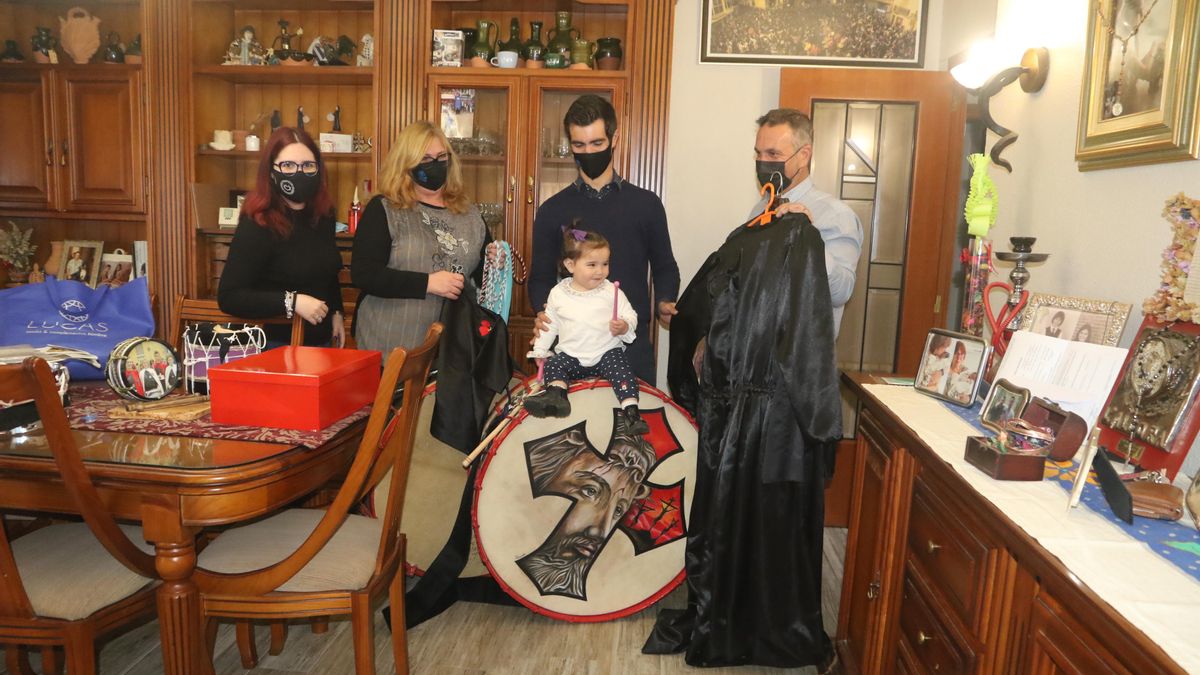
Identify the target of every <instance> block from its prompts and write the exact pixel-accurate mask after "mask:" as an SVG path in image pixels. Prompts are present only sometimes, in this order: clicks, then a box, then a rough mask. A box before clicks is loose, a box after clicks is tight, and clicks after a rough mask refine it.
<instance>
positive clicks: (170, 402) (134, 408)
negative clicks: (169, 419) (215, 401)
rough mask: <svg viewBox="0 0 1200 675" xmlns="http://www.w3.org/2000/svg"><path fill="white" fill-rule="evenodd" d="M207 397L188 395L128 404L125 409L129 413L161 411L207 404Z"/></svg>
mask: <svg viewBox="0 0 1200 675" xmlns="http://www.w3.org/2000/svg"><path fill="white" fill-rule="evenodd" d="M207 401H208V397H207V396H202V395H200V394H188V395H186V396H179V397H177V398H171V399H163V400H161V401H152V402H149V403H126V404H125V409H126V410H128V411H129V412H145V411H147V410H161V409H163V408H174V407H175V406H181V405H193V404H195V403H206V402H207Z"/></svg>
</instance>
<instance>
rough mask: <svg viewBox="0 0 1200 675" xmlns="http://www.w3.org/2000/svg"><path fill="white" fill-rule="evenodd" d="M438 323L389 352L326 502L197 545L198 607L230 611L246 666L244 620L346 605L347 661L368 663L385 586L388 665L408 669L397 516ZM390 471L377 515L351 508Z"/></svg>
mask: <svg viewBox="0 0 1200 675" xmlns="http://www.w3.org/2000/svg"><path fill="white" fill-rule="evenodd" d="M441 333H442V325H441V324H439V323H435V324H433V325H432V326H430V328H429V332H428V333H427V335H426V338H425V342H424V343H423V344H422V345H421V346H420V347H418V348H416V349H414V350H413V351H411V352H405V350H403V349H396V350H395V351H393V352H392V353H391V355H390V356H389V357H388V359H387V364H386V365H385V367H384V370H383V379H382V380H381V381H380V383H379V389H378V390H377V391H376V393H375V404H374V407H373V408H372V409H371V416H370V417H369V418H368V420H367V427H366V431H365V432H364V433H363V438H362V441H361V443H360V444H359V447H358V453H357V455H356V456H355V458H354V462H353V464H352V465H351V466H350V471H349V473H348V474H347V476H346V480H345V482H344V483H343V484H342V486H341V488H340V489H339V490H338V493H337V496H336V497H335V498H334V500H333V503H332V504H331V505H330V506H329V508H328V509H327V510H324V511H322V510H317V509H291V510H288V511H284V512H283V513H279V514H276V515H274V516H270V517H268V518H266V519H264V520H261V521H259V522H257V523H254V524H252V525H247V526H244V527H237V528H234V529H231V530H228V531H226V532H224V533H222V534H221V535H220V536H218V537H217V538H216V540H214V541H213V542H212V543H211V544H209V545H208V548H206V549H205V550H204V552H203V553H201V554H200V558H199V564H198V566H197V570H196V575H195V579H196V583H197V585H198V586H199V587H200V604H201V609H202V610H203V612H204V615H205V616H206V617H208V618H209V619H210V621H211V620H213V619H216V618H224V619H234V620H236V621H238V631H237V633H238V647H239V649H240V650H241V653H242V665H244V666H245V667H246V668H253V667H254V666H255V664H256V663H257V655H256V654H255V653H254V635H253V628H252V627H251V625H250V623H249V622H250V621H252V620H259V621H263V620H267V621H279V620H283V619H301V618H311V619H317V620H321V619H323V618H324V617H329V616H337V615H345V614H349V615H350V620H351V628H352V632H353V636H354V664H355V671H356V672H357V673H359V674H360V675H362V674H365V673H374V672H375V645H374V623H373V621H372V616H371V615H372V607H373V606H374V605H376V604H377V603H378V602H379V601H382V600H383V599H384V596H385V595H386V596H387V599H388V600H389V601H390V602H391V620H392V648H393V650H394V652H395V658H396V672H398V673H406V672H408V647H407V643H406V640H405V632H404V574H403V571H402V570H403V563H404V548H405V538H404V535H403V534H402V533H401V532H400V516H401V508H402V507H403V505H404V491H405V487H406V485H407V482H408V468H409V463H410V460H411V458H412V446H413V439H414V437H415V436H416V428H417V418H418V416H419V413H420V406H421V393H422V390H423V389H424V386H425V379H426V377H427V376H428V374H429V368H430V366H431V364H432V363H433V357H434V353H435V352H436V350H437V344H438V340H439V339H440V338H441ZM397 383H403V385H404V396H403V398H402V399H401V404H400V408H399V410H398V411H396V412H395V414H394V415H393V414H392V413H393V408H392V401H393V394H394V392H395V391H396V387H397ZM389 416H391V420H390V421H389V419H388V418H389ZM389 471H390V472H391V475H392V479H391V485H390V488H391V492H390V494H391V498H390V499H389V501H388V504H387V511H386V513H385V514H384V516H383V518H381V519H376V518H366V517H363V516H358V515H352V514H350V511H351V509H353V508H354V507H355V506H356V505H357V504H358V503H359V502H360V501H361V500H362V498H363V495H365V494H367V493H368V492H369V491H370V490H371V489H372V488H374V487H375V486H376V485H377V484H378V483H379V482H380V481H381V480H382V479H383V477H384V476H385V475H386V474H387V473H388V472H389ZM385 591H386V594H385ZM277 626H278V628H277V627H276V625H273V626H272V642H273V649H272V652H273V653H277V652H276V647H282V641H283V635H282V634H281V633H282V624H277ZM212 634H213V631H212V626H211V624H210V626H209V635H210V636H211V635H212Z"/></svg>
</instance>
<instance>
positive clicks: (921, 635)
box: [917, 630, 933, 646]
mask: <svg viewBox="0 0 1200 675" xmlns="http://www.w3.org/2000/svg"><path fill="white" fill-rule="evenodd" d="M932 639H933V636H930V635H926V634H925V631H923V630H919V631H917V646H921V645H923V644H925V643H926V642H929V641H930V640H932Z"/></svg>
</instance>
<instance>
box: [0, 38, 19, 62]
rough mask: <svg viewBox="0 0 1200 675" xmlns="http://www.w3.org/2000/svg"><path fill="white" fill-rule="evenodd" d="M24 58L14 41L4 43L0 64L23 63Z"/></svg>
mask: <svg viewBox="0 0 1200 675" xmlns="http://www.w3.org/2000/svg"><path fill="white" fill-rule="evenodd" d="M24 62H25V56H24V55H22V54H21V50H19V49H17V41H16V40H5V41H4V53H3V54H0V63H24Z"/></svg>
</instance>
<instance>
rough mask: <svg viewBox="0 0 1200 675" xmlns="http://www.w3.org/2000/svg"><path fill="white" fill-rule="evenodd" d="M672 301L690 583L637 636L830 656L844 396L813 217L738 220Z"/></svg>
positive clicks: (703, 649)
mask: <svg viewBox="0 0 1200 675" xmlns="http://www.w3.org/2000/svg"><path fill="white" fill-rule="evenodd" d="M677 309H678V310H679V314H678V315H677V316H675V317H674V319H673V320H672V322H671V351H670V357H669V361H668V370H667V379H668V381H669V383H670V387H671V393H672V396H673V397H674V398H675V400H676V401H677V402H678V403H680V404H681V405H682V406H683V407H684V408H686V409H688V410H689V411H691V412H693V413H694V414H695V416H696V419H697V421H698V422H699V425H700V440H699V459H698V466H697V471H696V474H697V476H696V492H695V497H694V502H693V504H692V509H691V522H690V523H689V524H688V545H687V554H686V568H687V582H688V596H689V597H688V607H687V609H686V610H664V611H663V612H662V613H661V614H660V615H659V618H658V623H657V625H656V626H655V629H654V632H653V633H652V634H651V636H650V639H649V640H648V641H647V643H646V646H645V647H644V648H643V651H645V652H646V653H655V654H662V653H674V652H679V651H685V650H686V660H687V662H688V663H689V664H691V665H693V666H724V665H743V664H758V665H764V666H775V667H797V666H804V665H814V664H822V663H826V662H828V661H829V660H830V659H831V658H832V649H833V647H832V644H831V642H830V640H829V637H828V636H827V635H826V633H825V630H824V628H823V627H822V624H821V552H822V551H821V549H822V531H823V526H824V523H823V521H824V515H825V514H824V507H825V502H824V500H825V495H824V484H825V482H826V480H828V478H829V477H831V476H832V474H833V461H834V456H835V455H834V453H835V451H836V449H837V442H838V440H839V439H840V438H841V429H842V424H841V415H842V410H841V397H840V394H839V390H838V381H837V369H836V367H835V365H834V326H833V312H832V306H831V302H830V297H829V282H828V278H827V276H826V272H825V246H824V244H823V243H822V241H821V236H820V233H819V232H818V231H817V230H816V228H815V227H813V225H812V223H811V222H810V221H809V219H808V217H807V216H804V215H801V214H788V215H786V216H783V217H781V218H778V219H776V220H775V221H774V222H772V223H770V224H769V225H766V226H764V227H760V228H753V229H748V228H745V227H741V228H738V230H737V231H735V232H734V233H733V234H732V235H730V236H729V238H728V239H727V240H726V241H725V243H724V244H723V245H722V246H721V248H720V249H719V250H718V251H717V252H716V253H714V254H713V255H711V256H709V258H708V260H707V261H706V262H705V263H704V265H703V266H702V267H701V269H700V271H699V272H698V273H697V274H696V277H695V278H694V279H693V280H692V282H691V284H689V286H688V288H687V290H686V291H685V292H684V294H683V296H682V297H681V298H680V299H679V303H678V307H677ZM702 338H704V339H706V341H707V346H706V348H705V351H704V357H703V366H702V369H701V374H700V377H699V379H697V377H696V373H695V369H694V368H693V366H692V356H693V354H694V353H695V349H696V345H697V344H698V343H699V342H700V340H701V339H702Z"/></svg>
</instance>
